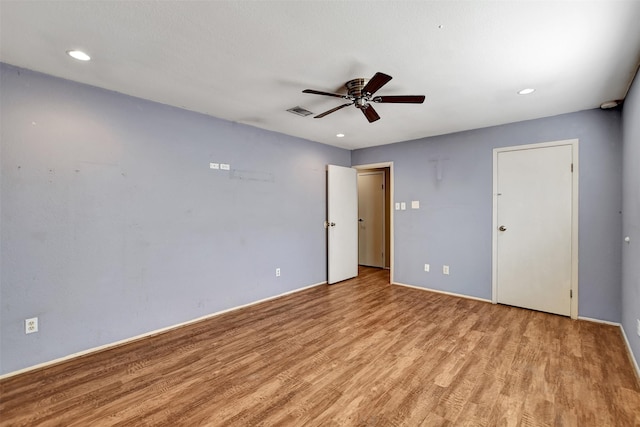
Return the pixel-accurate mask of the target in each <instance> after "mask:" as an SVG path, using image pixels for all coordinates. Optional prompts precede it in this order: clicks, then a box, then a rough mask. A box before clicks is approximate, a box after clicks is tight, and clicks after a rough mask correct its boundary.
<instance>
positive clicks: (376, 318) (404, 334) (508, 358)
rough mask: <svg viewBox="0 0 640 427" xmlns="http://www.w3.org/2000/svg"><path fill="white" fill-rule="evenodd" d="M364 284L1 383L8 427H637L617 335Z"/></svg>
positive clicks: (318, 292) (239, 313)
mask: <svg viewBox="0 0 640 427" xmlns="http://www.w3.org/2000/svg"><path fill="white" fill-rule="evenodd" d="M388 280H389V279H388V272H387V271H384V270H379V269H372V268H361V269H360V271H359V276H358V277H357V278H355V279H352V280H349V281H345V282H342V283H339V284H335V285H331V286H318V287H314V288H310V289H307V290H304V291H301V292H298V293H294V294H291V295H287V296H284V297H281V298H278V299H276V300H272V301H268V302H264V303H261V304H257V305H254V306H250V307H246V308H243V309H240V310H236V311H231V312H227V313H224V314H221V315H219V316H216V317H214V318H211V319H207V320H204V321H201V322H198V323H195V324H192V325H188V326H184V327H181V328H179V329H176V330H172V331H169V332H165V333H163V334H159V335H156V336H152V337H148V338H145V339H142V340H139V341H135V342H132V343H129V344H126V345H121V346H118V347H114V348H111V349H108V350H104V351H101V352H97V353H93V354H90V355H86V356H82V357H79V358H76V359H73V360H69V361H67V362H64V363H60V364H58V365H55V366H50V367H47V368H42V369H38V370H34V371H31V372H28V373H24V374H20V375H16V376H13V377H10V378H6V379H4V380H2V381H0V426H60V425H64V426H87V425H92V426H94V425H100V426H102V425H104V426H121V425H122V426H129V425H148V426H182V425H184V426H302V425H305V426H323V427H326V426H497V425H500V426H563V427H564V426H581V427H582V426H598V427H600V426H640V387H639V385H638V382H637V379H636V377H635V374H634V371H633V367H632V366H631V364H630V361H629V359H628V356H627V354H626V349H625V347H624V344H623V339H622V336H621V334H620V332H619V330H618V329H617V328H616V327H614V326H610V325H602V324H596V323H591V322H585V321H573V320H571V319H568V318H564V317H561V316H555V315H551V314H545V313H539V312H534V311H530V310H524V309H519V308H515V307H508V306H502V305H492V304H489V303H485V302H480V301H474V300H469V299H462V298H456V297H453V296H448V295H443V294H437V293H431V292H425V291H421V290H417V289H413V288H407V287H402V286H391V285H389V283H388Z"/></svg>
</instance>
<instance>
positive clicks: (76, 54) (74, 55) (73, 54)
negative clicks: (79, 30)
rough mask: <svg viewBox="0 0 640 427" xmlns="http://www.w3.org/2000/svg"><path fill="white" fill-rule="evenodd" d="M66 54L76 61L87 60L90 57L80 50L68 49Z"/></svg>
mask: <svg viewBox="0 0 640 427" xmlns="http://www.w3.org/2000/svg"><path fill="white" fill-rule="evenodd" d="M67 55H69V56H70V57H72V58H74V59H77V60H78V61H89V60H90V59H91V57H90V56H89V55H87V54H86V53H84V52H83V51H81V50H68V51H67Z"/></svg>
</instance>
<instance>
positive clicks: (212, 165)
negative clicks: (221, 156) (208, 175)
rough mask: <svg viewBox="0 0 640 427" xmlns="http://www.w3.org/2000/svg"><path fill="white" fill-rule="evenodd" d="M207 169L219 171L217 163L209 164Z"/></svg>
mask: <svg viewBox="0 0 640 427" xmlns="http://www.w3.org/2000/svg"><path fill="white" fill-rule="evenodd" d="M209 168H211V169H220V164H219V163H209Z"/></svg>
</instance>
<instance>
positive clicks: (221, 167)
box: [220, 163, 231, 171]
mask: <svg viewBox="0 0 640 427" xmlns="http://www.w3.org/2000/svg"><path fill="white" fill-rule="evenodd" d="M220 169H222V170H223V171H228V170H229V169H231V166H230V165H228V164H226V163H220Z"/></svg>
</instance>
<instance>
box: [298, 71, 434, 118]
mask: <svg viewBox="0 0 640 427" xmlns="http://www.w3.org/2000/svg"><path fill="white" fill-rule="evenodd" d="M391 78H392V77H391V76H389V75H387V74H384V73H376V74H375V75H374V76H373V77H372V78H371V80H367V79H363V78H358V79H353V80H349V81H348V82H347V83H345V87H346V88H347V94H346V95H341V94H339V93H330V92H322V91H319V90H314V89H305V90H303V91H302V92H303V93H311V94H314V95H324V96H333V97H336V98H342V99H348V100H349V102H347V103H346V104H342V105H339V106H337V107H335V108H332V109H331V110H328V111H325V112H324V113H320V114H318V115H317V116H315V117H314V119H320V118H322V117H324V116H326V115H329V114H331V113H333V112H336V111H338V110H341V109H343V108H345V107H349V106H350V105H354V106H355V107H356V108H358V109H359V110H360V111H362V113H363V114H364V116H365V117H366V118H367V120H368V121H369V123H373V122H375V121H377V120H380V116H379V115H378V113H377V112H376V110H375V109H374V108H373V106H372V105H371V103H372V102H378V103H392V104H422V103H423V102H424V98H425V97H424V95H388V96H375V97H374V96H373V94H374V93H376V92H377V91H378V90H379V89H380V88H381V87H382V86H384V85H386V84H387V83H389V81H390V80H391Z"/></svg>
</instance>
